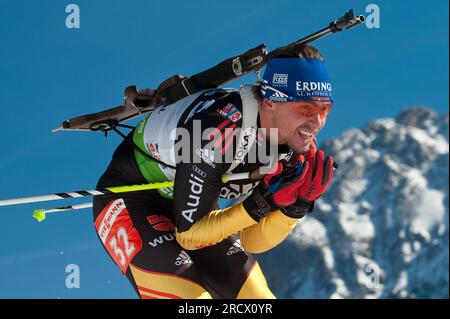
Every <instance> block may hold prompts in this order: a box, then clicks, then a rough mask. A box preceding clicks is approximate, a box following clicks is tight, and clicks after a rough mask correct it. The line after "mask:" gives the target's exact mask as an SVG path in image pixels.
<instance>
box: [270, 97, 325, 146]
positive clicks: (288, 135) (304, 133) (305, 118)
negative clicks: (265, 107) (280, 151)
mask: <svg viewBox="0 0 450 319" xmlns="http://www.w3.org/2000/svg"><path fill="white" fill-rule="evenodd" d="M269 103H272V105H273V110H274V111H273V114H272V116H273V121H274V122H273V123H274V125H275V127H277V128H278V142H279V143H280V144H285V143H287V144H288V145H289V146H290V148H292V149H293V150H295V151H296V152H297V153H304V152H306V151H308V149H309V147H310V145H311V143H312V141H313V140H314V137H315V135H316V134H317V133H319V131H320V130H321V129H322V127H323V126H324V125H325V122H326V117H327V114H328V112H329V110H330V109H331V106H332V104H331V103H323V102H322V103H318V102H306V101H301V102H288V103H275V102H269Z"/></svg>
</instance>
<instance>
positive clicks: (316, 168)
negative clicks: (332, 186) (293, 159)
mask: <svg viewBox="0 0 450 319" xmlns="http://www.w3.org/2000/svg"><path fill="white" fill-rule="evenodd" d="M306 161H307V163H308V164H309V168H310V169H309V170H308V171H307V172H306V176H305V179H304V181H303V183H302V185H301V186H300V187H299V189H298V198H299V199H302V200H304V201H306V202H312V201H314V200H316V199H317V198H319V197H320V196H321V195H322V194H323V193H324V192H325V190H326V188H327V186H328V184H329V183H330V181H331V179H332V178H333V157H332V156H328V157H327V158H326V159H325V160H324V154H323V151H318V152H316V153H314V151H313V150H309V151H308V154H307V156H306Z"/></svg>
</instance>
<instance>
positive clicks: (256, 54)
mask: <svg viewBox="0 0 450 319" xmlns="http://www.w3.org/2000/svg"><path fill="white" fill-rule="evenodd" d="M364 20H365V19H364V17H363V16H362V15H358V16H355V15H354V14H353V10H349V11H348V12H346V13H345V14H344V15H343V16H342V17H340V18H338V19H336V20H334V21H332V22H330V23H329V25H328V26H327V27H325V28H323V29H321V30H319V31H317V32H314V33H312V34H310V35H308V36H306V37H304V38H301V39H300V40H297V41H295V42H292V43H290V44H288V45H285V46H282V47H279V48H277V49H275V50H273V51H271V52H268V51H267V48H266V46H265V45H264V44H260V45H259V46H257V47H255V48H253V49H250V50H248V51H247V52H245V53H243V54H240V55H237V56H234V57H231V58H228V59H226V60H224V61H222V62H220V63H219V64H217V65H215V66H213V67H212V68H209V69H207V70H205V71H203V72H200V73H197V74H194V75H192V76H190V77H188V76H184V75H174V76H172V77H170V78H168V79H166V80H165V81H163V82H162V83H161V84H160V85H159V86H158V88H157V89H156V90H153V89H149V88H147V89H143V90H137V88H136V86H128V87H127V88H126V89H125V92H124V103H123V104H122V105H120V106H117V107H114V108H110V109H107V110H105V111H101V112H98V113H92V114H86V115H81V116H78V117H75V118H72V119H69V120H66V121H64V122H63V123H62V124H61V125H60V126H59V127H58V128H56V129H54V130H52V131H53V132H56V131H68V130H75V131H103V132H105V134H106V133H107V132H108V131H109V130H111V129H112V130H114V131H116V132H118V133H119V134H120V135H121V136H122V135H123V134H121V133H120V132H119V131H118V130H117V128H116V127H117V126H119V127H128V128H132V127H130V126H127V125H123V124H121V123H122V122H124V121H126V120H130V119H132V118H135V117H137V116H140V115H142V114H144V113H147V112H150V111H153V110H154V109H155V108H157V107H159V106H163V105H169V104H172V103H175V102H176V101H178V100H180V99H182V98H184V97H186V96H189V95H192V94H194V93H196V92H199V91H201V90H204V89H210V88H217V87H219V86H221V85H223V84H224V83H226V82H228V81H231V80H234V79H236V78H239V77H241V76H244V75H246V74H248V73H249V72H257V74H258V72H259V70H260V69H261V68H262V67H264V66H265V65H266V63H267V61H268V60H270V59H271V58H273V57H276V56H279V55H283V54H286V53H296V52H298V51H299V49H300V48H301V47H302V46H304V45H305V44H307V43H310V42H312V41H315V40H317V39H319V38H321V37H323V36H325V35H327V34H330V33H336V32H340V31H342V30H344V29H351V28H353V27H355V26H357V25H359V24H361V23H363V22H364ZM122 137H123V136H122Z"/></svg>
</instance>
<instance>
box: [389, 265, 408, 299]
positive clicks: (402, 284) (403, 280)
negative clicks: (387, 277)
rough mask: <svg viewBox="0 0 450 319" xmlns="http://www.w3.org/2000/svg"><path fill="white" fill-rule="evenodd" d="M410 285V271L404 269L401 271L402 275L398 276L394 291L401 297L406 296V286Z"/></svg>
mask: <svg viewBox="0 0 450 319" xmlns="http://www.w3.org/2000/svg"><path fill="white" fill-rule="evenodd" d="M407 286H408V273H407V272H406V271H402V272H401V273H400V277H399V278H398V281H397V284H396V286H395V287H394V289H393V290H392V292H393V293H395V294H399V295H400V297H402V298H405V297H406V294H407V293H406V291H405V289H406V287H407Z"/></svg>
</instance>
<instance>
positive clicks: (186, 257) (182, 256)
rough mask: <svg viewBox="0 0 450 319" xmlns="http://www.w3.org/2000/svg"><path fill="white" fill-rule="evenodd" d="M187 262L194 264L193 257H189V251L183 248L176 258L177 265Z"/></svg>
mask: <svg viewBox="0 0 450 319" xmlns="http://www.w3.org/2000/svg"><path fill="white" fill-rule="evenodd" d="M185 264H192V259H191V257H189V255H188V254H187V252H185V251H184V250H182V251H181V252H180V254H179V255H178V257H177V259H176V260H175V265H177V266H181V265H185Z"/></svg>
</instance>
